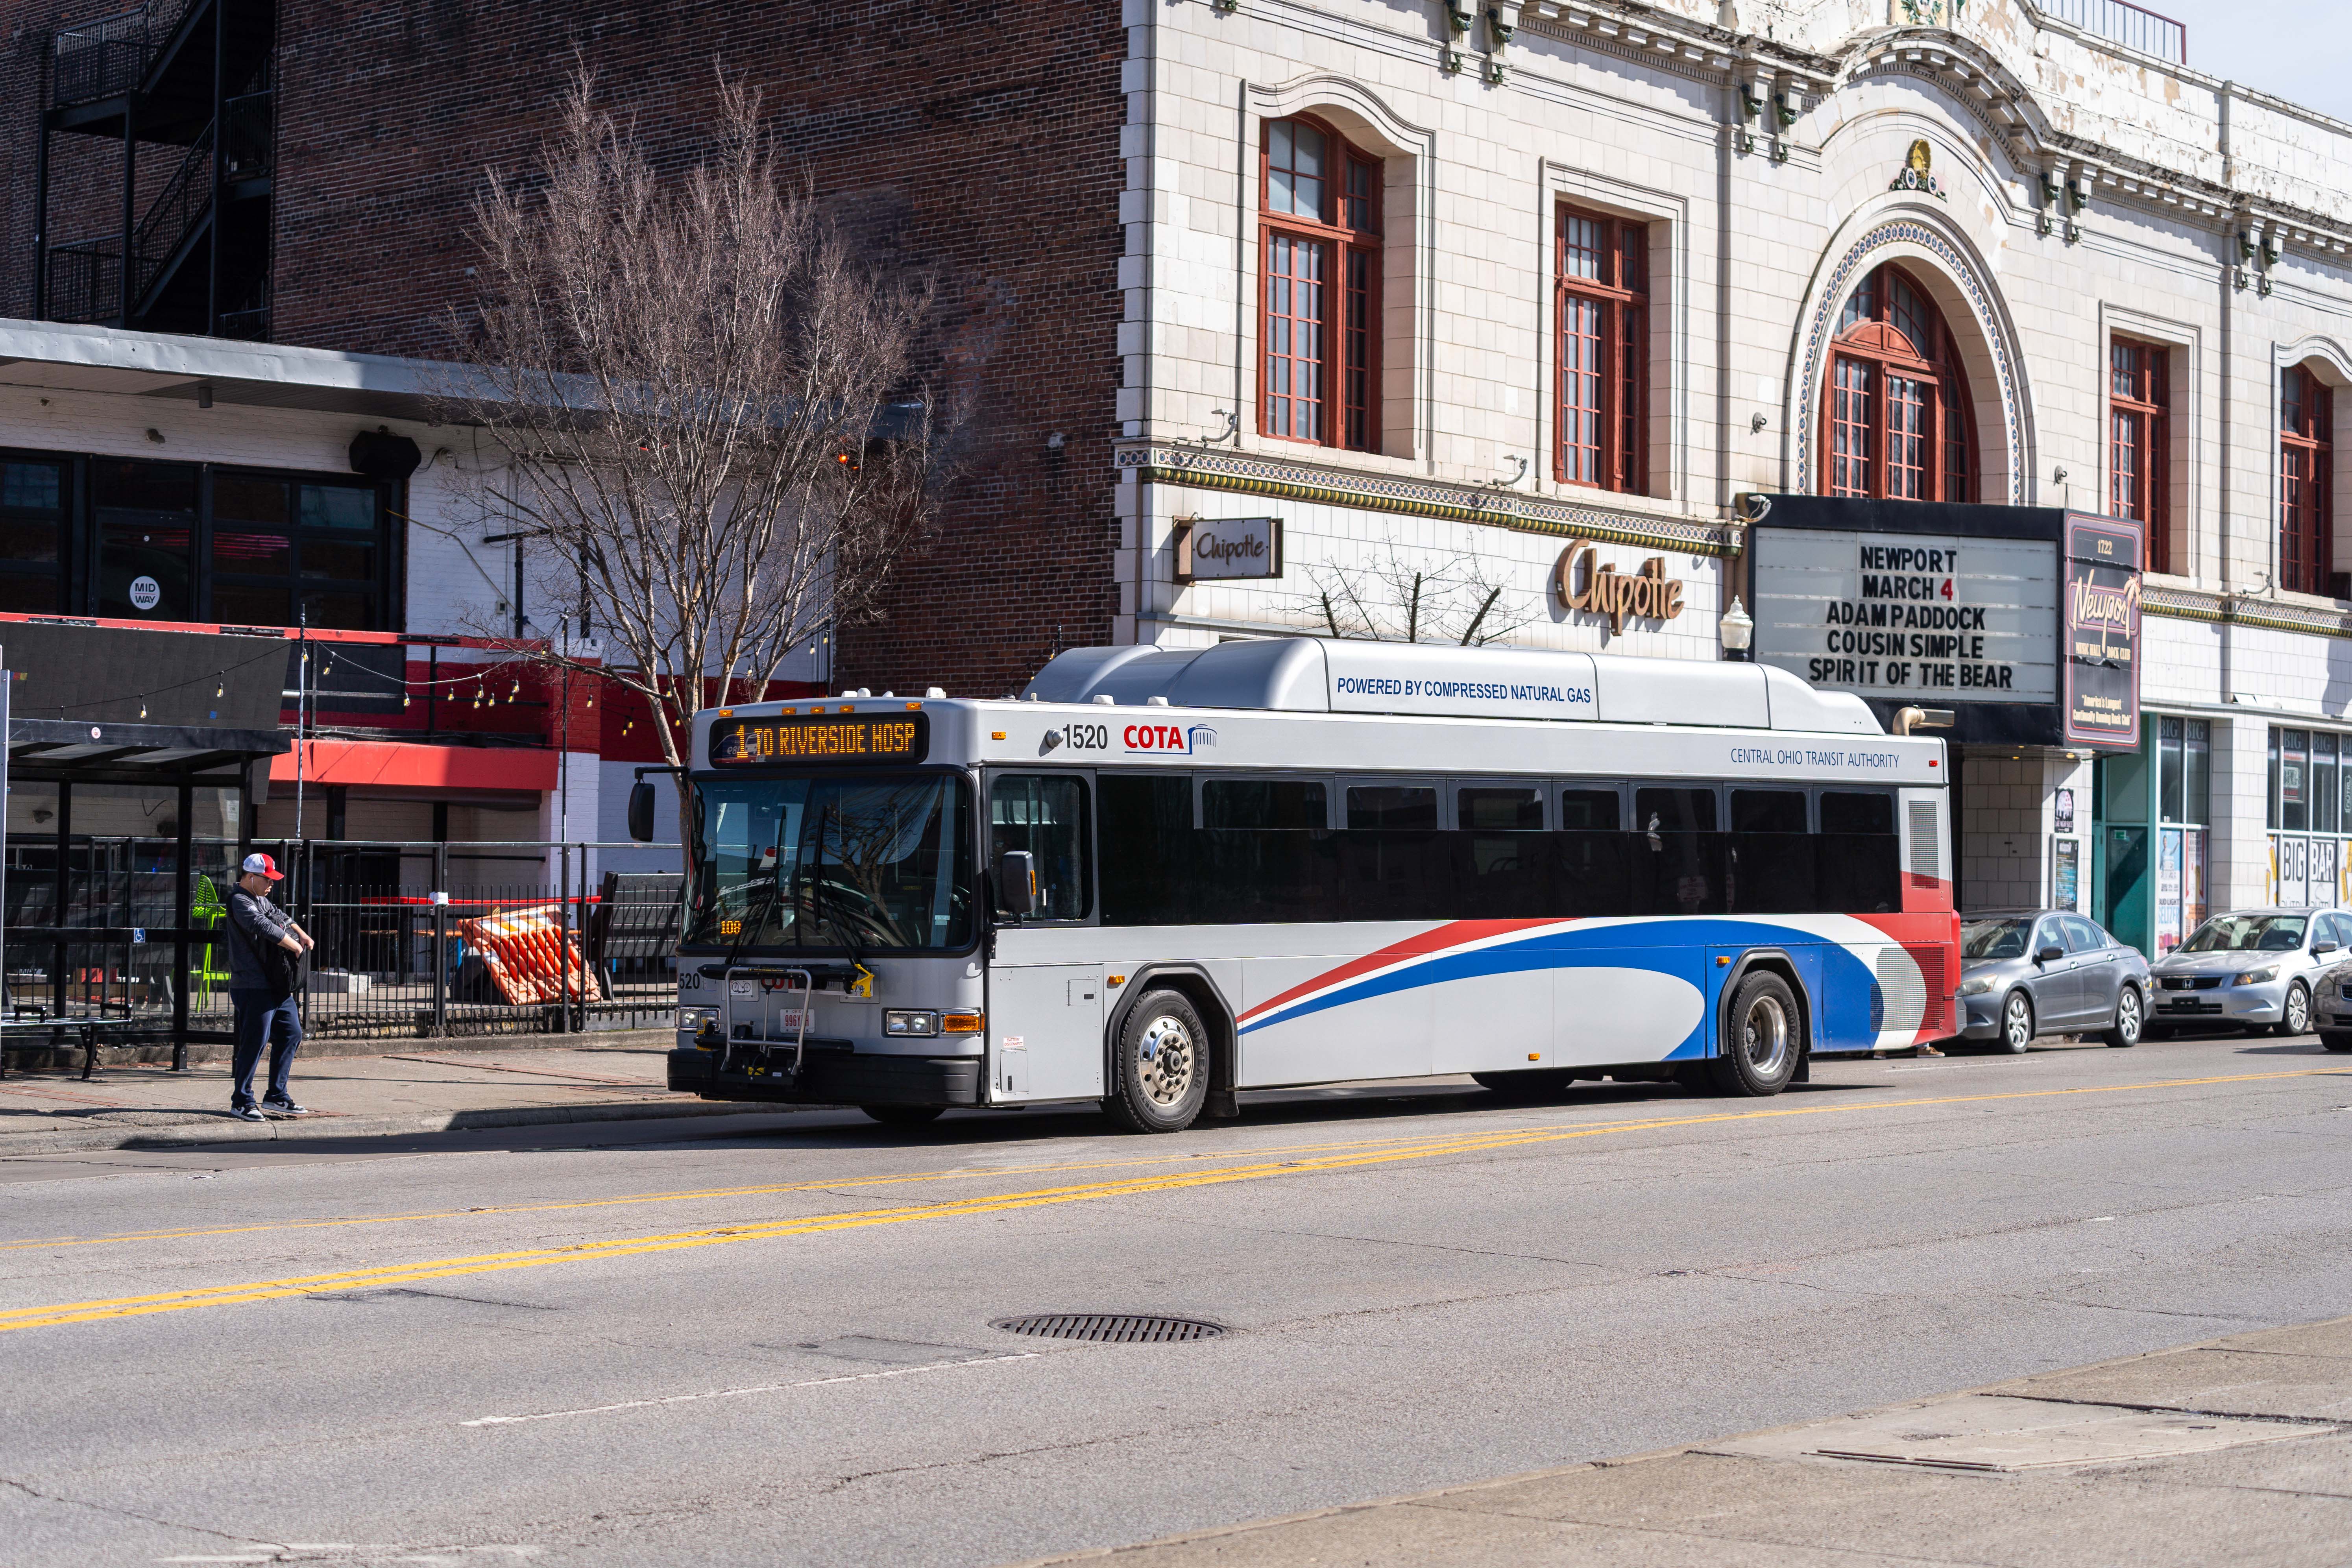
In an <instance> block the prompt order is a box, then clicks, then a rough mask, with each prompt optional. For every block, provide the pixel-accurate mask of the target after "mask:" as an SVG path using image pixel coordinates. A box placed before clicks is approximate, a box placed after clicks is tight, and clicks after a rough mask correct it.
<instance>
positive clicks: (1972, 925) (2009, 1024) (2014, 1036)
mask: <svg viewBox="0 0 2352 1568" xmlns="http://www.w3.org/2000/svg"><path fill="white" fill-rule="evenodd" d="M1958 996H1959V1003H1960V1016H1959V1023H1960V1036H1959V1037H1960V1038H1961V1039H1964V1040H1990V1041H1992V1042H1994V1043H1996V1044H1998V1045H1999V1046H2000V1047H2001V1048H2003V1049H2004V1050H2009V1051H2022V1050H2024V1049H2025V1047H2028V1046H2029V1045H2032V1043H2033V1037H2035V1036H2036V1035H2058V1034H2086V1035H2096V1036H2098V1037H2100V1038H2101V1039H2103V1040H2105V1041H2106V1043H2107V1044H2108V1045H2110V1046H2117V1047H2127V1046H2136V1045H2137V1044H2139V1037H2140V1029H2141V1027H2142V1026H2143V1025H2144V1024H2145V1023H2146V1022H2147V1001H2148V973H2147V959H2145V958H2143V957H2141V956H2140V953H2139V951H2138V950H2137V948H2131V947H2126V946H2125V945H2124V944H2123V943H2122V942H2117V941H2116V939H2115V938H2114V937H2112V936H2110V935H2108V934H2107V932H2106V931H2105V929H2104V928H2102V927H2101V926H2100V925H2099V923H2098V922H2097V921H2094V920H2091V919H2089V918H2088V917H2086V916H2084V915H2078V914H2076V913H2074V911H2073V910H2012V911H2010V912H2006V913H1998V914H1979V915H1971V916H1969V918H1968V920H1967V921H1965V922H1964V923H1963V924H1962V925H1961V927H1960V985H1959V991H1958Z"/></svg>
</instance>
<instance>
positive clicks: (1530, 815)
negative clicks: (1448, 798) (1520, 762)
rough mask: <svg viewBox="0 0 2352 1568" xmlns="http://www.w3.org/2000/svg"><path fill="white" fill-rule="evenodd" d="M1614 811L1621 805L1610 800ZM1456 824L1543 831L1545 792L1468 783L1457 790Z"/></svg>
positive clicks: (1475, 829)
mask: <svg viewBox="0 0 2352 1568" xmlns="http://www.w3.org/2000/svg"><path fill="white" fill-rule="evenodd" d="M1609 805H1610V806H1611V808H1612V812H1613V810H1614V808H1615V806H1616V805H1617V803H1616V802H1615V801H1614V800H1612V801H1611V802H1610V803H1609ZM1543 825H1544V813H1543V792H1542V791H1541V790H1538V789H1536V788H1535V787H1533V786H1532V785H1528V786H1525V787H1522V786H1520V785H1517V784H1464V785H1462V786H1461V787H1460V788H1459V789H1456V790H1455V791H1454V826H1456V827H1458V828H1460V829H1461V830H1462V831H1463V832H1465V833H1541V832H1542V831H1543Z"/></svg>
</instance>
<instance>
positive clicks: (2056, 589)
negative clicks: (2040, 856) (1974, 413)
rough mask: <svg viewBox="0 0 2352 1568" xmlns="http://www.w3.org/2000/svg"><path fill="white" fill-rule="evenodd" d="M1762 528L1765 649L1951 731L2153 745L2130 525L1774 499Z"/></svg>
mask: <svg viewBox="0 0 2352 1568" xmlns="http://www.w3.org/2000/svg"><path fill="white" fill-rule="evenodd" d="M1769 500H1770V505H1769V510H1767V511H1766V513H1765V516H1764V518H1763V519H1762V521H1759V522H1758V523H1757V524H1756V525H1755V526H1754V527H1752V528H1751V529H1750V531H1749V537H1748V588H1749V594H1748V601H1749V610H1750V613H1751V614H1752V615H1753V616H1755V619H1756V630H1755V638H1754V647H1755V658H1757V659H1758V660H1759V662H1761V663H1765V664H1771V665H1777V666H1779V667H1780V668H1782V669H1785V670H1788V671H1789V672H1790V674H1792V675H1797V676H1800V677H1802V678H1803V679H1805V680H1806V681H1808V682H1810V683H1811V684H1812V685H1814V686H1818V687H1822V688H1826V689H1832V690H1840V691H1851V692H1853V693H1855V694H1856V695H1858V696H1860V697H1863V698H1864V699H1866V700H1869V701H1870V702H1871V703H1872V704H1873V706H1874V707H1875V708H1877V709H1878V710H1880V713H1881V716H1882V717H1883V718H1884V717H1890V716H1891V715H1892V714H1893V712H1894V710H1895V709H1898V708H1901V707H1905V706H1909V705H1917V706H1920V707H1926V708H1950V709H1953V710H1956V711H1957V712H1958V714H1959V715H1960V718H1959V722H1958V731H1957V732H1956V733H1955V735H1954V737H1953V738H1954V739H1956V740H1960V741H1969V742H1995V743H2011V744H2027V745H2051V746H2058V745H2078V746H2097V747H2110V748H2129V747H2132V746H2136V745H2137V743H2138V733H2139V729H2138V726H2139V717H2138V715H2139V699H2138V692H2139V671H2138V666H2137V643H2138V631H2139V615H2138V610H2139V543H2138V534H2137V530H2136V529H2135V528H2134V527H2133V525H2131V524H2128V523H2117V522H2115V521H2112V520H2107V519H2098V518H2086V517H2080V516H2075V515H2073V514H2068V513H2064V512H2061V511H2058V510H2054V509H2048V508H2027V507H2001V506H1961V505H1945V504H1942V503H1937V502H1927V501H1866V500H1832V499H1828V498H1822V497H1813V496H1776V497H1772V498H1769Z"/></svg>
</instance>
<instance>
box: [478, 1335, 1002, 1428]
mask: <svg viewBox="0 0 2352 1568" xmlns="http://www.w3.org/2000/svg"><path fill="white" fill-rule="evenodd" d="M1045 1353H1046V1352H1044V1351H1015V1352H1013V1353H1012V1354H1010V1355H988V1356H975V1357H972V1358H971V1359H970V1360H968V1361H935V1362H926V1363H923V1364H922V1365H921V1366H900V1367H893V1368H891V1369H890V1370H889V1371H887V1372H853V1373H844V1374H843V1375H841V1376H839V1377H812V1378H805V1379H803V1381H801V1382H799V1383H762V1384H754V1385H752V1386H751V1387H749V1388H717V1389H713V1390H711V1391H710V1392H709V1393H708V1394H670V1395H668V1396H667V1397H666V1398H662V1399H626V1400H623V1401H622V1402H621V1403H620V1404H618V1405H584V1406H583V1407H582V1408H580V1409H578V1410H543V1411H541V1412H540V1413H539V1414H537V1415H478V1416H476V1417H475V1418H474V1419H473V1420H471V1421H460V1422H458V1423H457V1425H458V1426H513V1425H514V1424H515V1423H516V1422H519V1421H560V1420H562V1419H563V1418H564V1417H565V1416H567V1415H608V1414H610V1413H611V1412H613V1411H615V1410H650V1409H655V1408H657V1407H659V1406H661V1405H690V1404H692V1403H694V1402H695V1401H697V1400H700V1399H740V1398H742V1397H743V1396H744V1395H746V1394H782V1393H785V1392H787V1391H789V1390H791V1389H795V1388H825V1387H829V1386H830V1385H832V1384H836V1383H878V1382H879V1381H881V1380H882V1379H883V1378H886V1377H912V1376H914V1375H915V1374H916V1373H919V1372H949V1371H952V1370H953V1369H954V1368H956V1367H960V1366H992V1365H994V1364H995V1363H999V1362H1008V1361H1034V1360H1036V1359H1037V1358H1038V1357H1039V1356H1042V1355H1044V1354H1045Z"/></svg>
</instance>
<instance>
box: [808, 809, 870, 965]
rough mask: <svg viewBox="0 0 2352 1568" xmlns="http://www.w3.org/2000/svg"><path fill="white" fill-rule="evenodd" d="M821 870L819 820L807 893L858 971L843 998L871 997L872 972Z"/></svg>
mask: <svg viewBox="0 0 2352 1568" xmlns="http://www.w3.org/2000/svg"><path fill="white" fill-rule="evenodd" d="M824 815H825V816H832V815H833V808H832V807H831V806H827V807H825V813H824ZM823 873H824V817H820V818H818V820H817V826H816V867H815V869H814V871H812V872H811V873H810V876H809V891H810V893H811V894H812V896H813V897H814V898H815V899H816V900H818V907H819V908H820V909H821V910H824V911H826V913H825V914H824V917H823V918H824V920H825V921H827V923H828V924H830V925H831V926H832V927H833V929H834V934H835V936H837V937H839V938H840V939H841V947H842V951H843V952H846V953H848V954H849V964H850V967H851V968H853V969H855V970H856V971H857V975H856V979H854V980H845V981H843V982H842V983H841V994H843V995H845V996H860V995H863V996H871V995H873V994H874V972H873V971H872V970H870V969H868V968H866V960H865V959H864V958H863V957H862V956H860V954H859V953H858V951H857V939H856V938H855V937H853V936H851V935H850V934H849V922H848V921H847V919H846V918H845V917H846V914H847V911H846V910H840V909H836V908H835V904H834V900H833V895H832V894H831V893H829V892H827V891H826V890H825V886H824V875H823Z"/></svg>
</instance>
